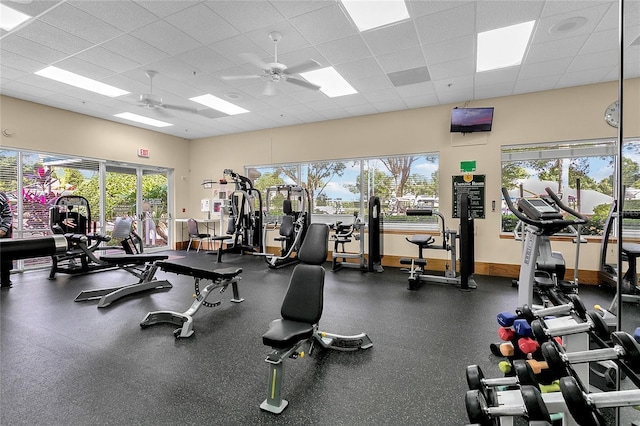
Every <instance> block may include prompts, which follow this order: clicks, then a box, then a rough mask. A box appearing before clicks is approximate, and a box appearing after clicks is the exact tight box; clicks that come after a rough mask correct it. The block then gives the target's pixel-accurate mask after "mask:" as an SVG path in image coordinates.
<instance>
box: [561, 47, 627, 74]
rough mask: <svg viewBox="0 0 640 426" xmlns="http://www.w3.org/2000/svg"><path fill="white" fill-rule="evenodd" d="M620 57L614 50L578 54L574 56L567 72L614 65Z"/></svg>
mask: <svg viewBox="0 0 640 426" xmlns="http://www.w3.org/2000/svg"><path fill="white" fill-rule="evenodd" d="M619 59H620V57H619V56H618V55H617V53H616V52H614V51H608V52H598V53H590V54H588V55H578V56H576V57H575V58H574V60H573V62H572V63H571V65H569V68H568V69H567V72H576V71H582V70H590V69H594V68H601V67H604V66H616V65H617V64H618V63H619Z"/></svg>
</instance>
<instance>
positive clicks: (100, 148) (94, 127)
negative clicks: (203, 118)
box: [0, 96, 199, 217]
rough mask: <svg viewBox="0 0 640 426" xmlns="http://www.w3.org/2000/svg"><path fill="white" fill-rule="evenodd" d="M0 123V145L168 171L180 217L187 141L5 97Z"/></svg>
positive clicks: (186, 187)
mask: <svg viewBox="0 0 640 426" xmlns="http://www.w3.org/2000/svg"><path fill="white" fill-rule="evenodd" d="M0 125H1V126H2V130H7V131H8V132H10V133H11V136H9V137H7V136H4V134H3V135H2V140H1V146H2V148H20V149H29V150H34V151H42V152H47V153H53V154H68V155H76V156H79V157H87V158H94V159H105V160H113V161H121V162H126V163H129V164H136V165H143V166H144V165H148V166H156V167H166V168H170V169H173V170H174V173H173V176H174V177H173V182H172V183H173V185H174V188H175V209H174V211H173V212H172V213H173V217H184V216H183V214H182V213H181V210H180V209H181V208H182V207H185V208H186V207H187V206H188V205H189V186H190V182H189V179H188V176H189V162H190V158H189V155H190V150H189V141H188V140H186V139H181V138H178V137H175V136H169V135H165V134H161V133H157V132H152V131H149V130H145V129H140V128H138V127H132V126H127V125H125V124H120V123H115V122H113V121H107V120H101V119H98V118H94V117H89V116H87V115H82V114H77V113H74V112H69V111H64V110H61V109H57V108H50V107H47V106H44V105H39V104H36V103H33V102H27V101H22V100H19V99H15V98H10V97H6V96H2V97H0ZM138 148H147V149H148V150H149V152H150V157H149V158H140V157H138V155H137V153H138ZM183 176H184V179H182V177H183ZM198 210H199V209H198ZM176 215H177V216H176Z"/></svg>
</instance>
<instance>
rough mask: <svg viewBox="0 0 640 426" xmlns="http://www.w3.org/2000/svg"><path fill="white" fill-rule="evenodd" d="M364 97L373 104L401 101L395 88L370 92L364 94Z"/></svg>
mask: <svg viewBox="0 0 640 426" xmlns="http://www.w3.org/2000/svg"><path fill="white" fill-rule="evenodd" d="M362 96H363V97H364V99H366V100H367V101H369V102H371V103H372V104H373V103H376V102H385V101H389V102H391V101H397V100H399V99H400V96H399V95H398V92H397V91H396V89H395V88H393V89H384V90H378V91H376V92H368V93H365V94H363V95H362Z"/></svg>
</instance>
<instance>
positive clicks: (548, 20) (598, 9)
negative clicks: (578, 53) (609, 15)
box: [533, 1, 610, 43]
mask: <svg viewBox="0 0 640 426" xmlns="http://www.w3.org/2000/svg"><path fill="white" fill-rule="evenodd" d="M550 3H581V2H578V1H576V2H553V1H552V2H546V3H545V8H546V6H547V5H549V4H550ZM587 3H589V4H590V5H591V7H587V8H584V9H579V10H576V11H571V12H568V13H565V14H560V15H553V16H548V17H545V18H542V19H541V20H540V22H539V23H538V27H537V28H536V31H535V34H534V38H533V42H534V43H544V42H547V41H554V40H558V39H561V38H567V37H576V36H580V35H588V34H590V33H591V32H593V31H594V30H595V28H596V26H597V25H598V23H599V22H600V21H601V19H602V16H603V15H604V14H605V13H606V11H607V9H608V8H609V6H610V4H602V3H598V2H587ZM594 4H595V5H596V6H594ZM574 17H583V18H586V19H587V21H586V22H585V23H584V24H583V25H582V26H580V27H577V28H575V29H573V30H570V31H566V32H564V33H557V32H553V31H551V29H552V28H553V27H554V26H555V25H557V24H559V23H561V22H563V21H564V20H566V19H569V18H574Z"/></svg>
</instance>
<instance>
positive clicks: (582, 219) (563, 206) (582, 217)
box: [544, 186, 589, 225]
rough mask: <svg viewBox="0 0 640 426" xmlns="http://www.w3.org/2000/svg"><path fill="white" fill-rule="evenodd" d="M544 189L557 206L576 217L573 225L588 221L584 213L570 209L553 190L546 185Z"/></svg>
mask: <svg viewBox="0 0 640 426" xmlns="http://www.w3.org/2000/svg"><path fill="white" fill-rule="evenodd" d="M544 190H545V191H547V194H549V196H550V197H551V198H552V199H553V201H554V202H555V203H556V205H557V206H558V207H560V208H561V209H562V210H564V211H565V212H567V213H569V214H570V215H572V216H575V217H577V218H578V219H577V220H575V221H574V222H573V225H584V224H585V223H587V222H588V221H589V219H588V218H587V217H586V216H585V215H583V214H582V213H580V212H578V211H576V210H574V209H572V208H571V207H569V206H567V205H566V204H565V203H563V202H562V200H561V199H560V198H559V197H558V195H557V194H556V193H555V192H553V190H552V189H551V188H549V187H548V186H547V187H546V188H545V189H544Z"/></svg>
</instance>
